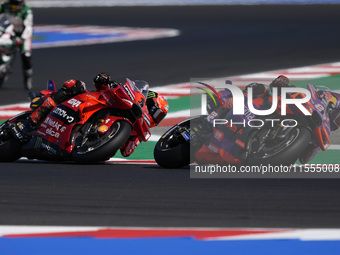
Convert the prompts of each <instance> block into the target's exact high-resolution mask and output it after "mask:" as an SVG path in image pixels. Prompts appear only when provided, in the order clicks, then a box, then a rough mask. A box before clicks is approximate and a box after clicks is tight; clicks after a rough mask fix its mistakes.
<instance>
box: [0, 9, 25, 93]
mask: <svg viewBox="0 0 340 255" xmlns="http://www.w3.org/2000/svg"><path fill="white" fill-rule="evenodd" d="M20 44H21V42H20V41H19V40H16V37H15V33H14V26H13V24H11V23H10V21H9V20H8V18H7V17H6V15H0V88H1V87H2V85H3V84H4V83H5V82H6V81H7V80H8V78H9V76H10V74H11V73H12V71H13V64H14V60H15V55H16V50H17V47H18V46H19V45H20Z"/></svg>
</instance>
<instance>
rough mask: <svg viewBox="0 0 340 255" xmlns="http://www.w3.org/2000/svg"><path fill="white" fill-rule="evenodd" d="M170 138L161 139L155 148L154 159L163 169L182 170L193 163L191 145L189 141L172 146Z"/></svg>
mask: <svg viewBox="0 0 340 255" xmlns="http://www.w3.org/2000/svg"><path fill="white" fill-rule="evenodd" d="M169 138H170V137H169V136H167V137H161V138H160V139H159V140H158V142H157V144H156V147H155V150H154V157H155V160H156V162H157V164H158V165H159V166H160V167H163V168H181V167H184V166H187V165H189V164H190V163H192V162H191V161H190V143H189V142H187V141H182V142H177V143H176V144H172V142H171V140H170V139H169Z"/></svg>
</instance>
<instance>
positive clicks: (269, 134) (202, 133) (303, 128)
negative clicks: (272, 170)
mask: <svg viewBox="0 0 340 255" xmlns="http://www.w3.org/2000/svg"><path fill="white" fill-rule="evenodd" d="M307 89H308V91H310V93H311V99H310V100H309V101H308V102H307V103H304V106H305V108H306V109H308V111H309V112H310V113H311V115H307V116H306V115H304V114H302V113H301V111H300V110H299V109H298V108H297V107H296V106H295V105H289V104H288V105H287V117H289V120H286V121H285V124H286V126H283V125H282V121H283V118H282V116H281V115H280V114H279V113H280V110H281V109H280V107H278V109H277V110H276V111H275V113H274V114H273V115H272V116H270V119H276V120H277V121H275V122H274V121H273V122H266V121H263V122H262V123H264V125H263V126H261V127H251V126H243V125H234V126H233V127H232V126H231V125H230V123H227V124H225V125H216V126H215V127H214V126H213V125H212V124H211V114H210V115H209V116H207V115H201V116H196V117H192V118H189V119H187V120H184V121H182V122H180V123H178V124H177V125H175V126H173V127H172V128H171V129H169V130H168V131H167V132H166V133H165V134H163V135H162V136H161V138H160V139H159V140H158V142H157V144H156V146H155V149H154V157H155V160H156V162H157V163H158V165H160V166H161V167H164V168H180V167H184V166H187V165H189V164H190V163H193V162H197V163H214V162H206V161H204V160H202V158H201V156H202V155H203V156H204V153H206V151H205V152H204V151H203V154H202V153H201V154H200V153H199V151H200V150H201V148H202V147H203V146H206V147H207V148H209V149H211V150H212V151H214V152H216V154H217V155H218V153H219V154H220V155H223V159H224V162H227V163H230V164H234V165H261V164H272V165H280V164H282V165H291V164H294V163H295V162H296V161H297V160H298V159H300V162H301V163H306V162H308V161H310V160H311V159H312V158H313V157H314V156H315V154H316V153H317V152H318V151H320V150H323V151H325V150H327V149H328V148H329V146H330V139H329V137H330V132H331V130H332V128H331V125H332V126H336V127H340V110H339V106H340V95H339V94H336V93H334V92H331V91H330V90H329V89H328V88H326V87H321V86H319V87H316V86H313V85H311V84H308V87H307ZM226 93H227V94H226V95H225V96H226V97H230V96H231V93H230V91H227V92H226ZM333 95H335V97H336V98H337V99H336V100H334V97H333ZM289 97H291V98H303V97H304V95H302V94H301V93H295V94H289ZM219 99H220V98H219ZM254 100H256V99H254ZM254 100H253V101H254ZM261 100H262V99H261ZM330 100H331V101H330ZM220 101H221V99H220ZM270 101H271V100H270V96H268V98H266V99H264V100H263V103H262V104H261V105H260V106H257V107H255V108H258V109H268V108H270V105H271V102H270ZM279 105H280V104H279ZM268 106H269V107H268ZM247 108H248V106H247V104H245V112H246V113H247V114H246V115H237V116H235V115H233V113H232V111H229V112H228V113H227V114H226V116H225V119H234V120H235V122H236V121H237V122H238V123H243V122H246V121H248V120H249V119H259V120H260V121H261V119H262V120H264V116H257V115H256V116H255V115H254V114H252V113H249V111H247ZM266 117H267V118H268V116H266ZM287 121H288V122H287ZM289 121H290V122H293V123H289ZM174 159H176V160H174Z"/></svg>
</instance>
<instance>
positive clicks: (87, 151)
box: [72, 120, 132, 163]
mask: <svg viewBox="0 0 340 255" xmlns="http://www.w3.org/2000/svg"><path fill="white" fill-rule="evenodd" d="M96 128H97V126H96V123H95V122H94V123H87V124H85V125H84V126H83V127H82V128H81V129H80V131H79V133H78V135H77V137H76V139H75V148H74V149H73V152H72V154H73V159H74V160H75V161H76V162H79V163H96V162H99V161H105V160H107V159H109V158H110V157H112V156H114V155H115V154H116V152H117V150H118V149H119V148H121V147H122V146H123V145H124V143H125V142H126V141H127V140H128V138H129V137H130V134H131V131H132V127H131V125H130V123H128V122H127V121H124V120H118V121H116V122H115V123H114V124H113V125H112V126H111V128H110V129H109V130H108V131H107V132H106V133H105V134H104V135H99V133H98V132H96V131H97V130H96Z"/></svg>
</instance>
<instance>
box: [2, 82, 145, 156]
mask: <svg viewBox="0 0 340 255" xmlns="http://www.w3.org/2000/svg"><path fill="white" fill-rule="evenodd" d="M148 89H149V85H148V83H147V82H145V81H131V80H129V79H126V83H125V84H122V85H117V86H116V87H115V88H113V89H109V90H105V91H96V92H86V93H83V94H80V95H77V96H75V97H73V98H71V99H69V100H66V101H65V102H63V103H61V104H59V105H57V106H56V107H55V108H54V109H53V110H52V111H51V112H50V113H49V114H48V115H47V116H46V118H45V119H44V120H43V122H42V123H41V124H40V125H39V126H38V127H37V128H36V129H35V130H33V131H32V134H30V135H29V136H28V137H27V138H26V137H25V136H24V135H23V133H22V132H20V131H18V128H17V126H18V125H19V126H20V125H21V124H22V123H24V122H25V120H27V118H28V117H29V116H30V114H31V113H32V111H28V112H23V113H21V114H19V115H17V116H14V117H12V118H11V119H9V120H7V121H6V122H4V123H3V124H2V125H1V126H0V161H1V162H8V161H14V160H17V159H19V158H20V157H27V158H29V159H41V160H53V161H76V162H79V163H96V162H99V161H105V160H107V159H109V158H110V157H112V156H114V155H115V153H116V151H117V150H118V149H120V148H121V147H122V146H123V145H124V144H125V142H126V141H127V140H128V138H129V137H130V136H131V135H134V136H138V137H139V139H140V140H141V141H144V142H146V141H147V140H148V139H149V138H150V136H151V133H150V130H149V125H148V123H149V122H150V120H149V117H148V115H147V108H146V106H145V102H146V98H147V93H148ZM55 91H56V89H55V85H54V82H53V81H49V83H48V88H47V90H45V91H42V92H41V93H42V94H43V95H47V94H49V93H52V92H55ZM34 97H35V96H34V95H32V96H31V98H34ZM32 102H33V101H32ZM32 105H33V104H32V103H31V106H32ZM31 108H33V106H32V107H31Z"/></svg>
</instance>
